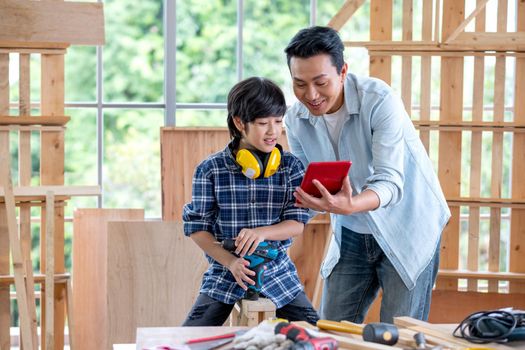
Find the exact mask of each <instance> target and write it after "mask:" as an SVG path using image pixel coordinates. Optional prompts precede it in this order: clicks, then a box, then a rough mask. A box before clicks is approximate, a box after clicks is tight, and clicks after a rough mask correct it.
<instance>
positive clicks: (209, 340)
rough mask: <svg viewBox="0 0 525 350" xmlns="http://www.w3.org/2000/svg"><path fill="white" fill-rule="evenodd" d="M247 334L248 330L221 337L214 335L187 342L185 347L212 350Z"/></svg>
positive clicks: (193, 349)
mask: <svg viewBox="0 0 525 350" xmlns="http://www.w3.org/2000/svg"><path fill="white" fill-rule="evenodd" d="M244 333H246V330H239V331H236V332H230V333H225V334H220V335H214V336H210V337H204V338H195V339H190V340H188V341H186V343H185V345H186V346H187V347H188V348H189V349H190V350H211V349H215V348H218V347H220V346H222V345H225V344H228V343H230V342H232V341H233V339H234V338H235V337H236V336H240V335H242V334H244Z"/></svg>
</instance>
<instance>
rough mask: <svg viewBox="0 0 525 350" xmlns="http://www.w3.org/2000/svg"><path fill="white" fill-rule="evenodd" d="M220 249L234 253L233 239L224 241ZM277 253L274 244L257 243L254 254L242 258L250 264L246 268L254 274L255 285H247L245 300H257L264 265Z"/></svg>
mask: <svg viewBox="0 0 525 350" xmlns="http://www.w3.org/2000/svg"><path fill="white" fill-rule="evenodd" d="M222 247H223V248H224V249H226V250H227V251H229V252H234V251H235V249H236V248H237V247H236V246H235V239H231V238H229V239H225V240H224V241H222ZM278 254H279V251H278V250H277V247H276V245H275V243H273V242H266V241H263V242H261V243H259V245H258V246H257V249H255V252H253V254H251V255H246V256H244V259H246V260H248V261H249V262H250V265H249V266H248V268H249V269H250V270H252V271H254V272H255V284H254V285H251V284H250V285H248V291H247V292H246V296H245V299H249V300H257V299H258V298H259V293H260V292H261V288H262V284H263V276H264V265H265V264H266V263H268V262H270V261H272V260H275V258H277V255H278Z"/></svg>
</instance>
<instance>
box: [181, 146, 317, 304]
mask: <svg viewBox="0 0 525 350" xmlns="http://www.w3.org/2000/svg"><path fill="white" fill-rule="evenodd" d="M303 175H304V166H303V164H302V163H301V161H300V160H299V159H298V158H296V157H295V156H293V155H292V154H291V153H289V152H283V155H282V158H281V165H280V166H279V169H278V170H277V172H276V173H275V174H274V175H272V176H271V177H269V178H258V179H256V180H250V179H249V178H247V177H246V176H244V175H243V174H242V172H241V168H240V166H239V165H238V164H237V163H236V161H235V159H234V156H233V154H232V152H231V150H230V148H229V147H226V148H225V149H224V150H223V151H221V152H218V153H216V154H213V155H211V156H210V157H209V158H207V159H206V160H204V161H203V162H202V163H200V164H199V165H198V166H197V169H196V170H195V174H194V176H193V189H192V201H191V202H190V203H188V204H186V205H185V206H184V212H183V215H182V216H183V221H184V234H185V235H186V236H189V235H191V234H192V233H194V232H198V231H207V232H210V233H211V234H213V235H214V236H215V238H217V240H219V241H222V240H224V239H226V238H234V237H237V235H238V234H239V232H240V231H241V229H243V228H256V227H261V226H269V225H274V224H277V223H279V222H281V221H283V220H295V221H298V222H302V223H306V222H307V221H308V218H309V217H308V211H307V210H305V209H301V208H297V207H295V206H294V203H295V198H294V197H293V196H292V193H293V191H294V189H295V188H296V187H297V186H299V185H300V183H301V180H302V178H303ZM277 243H278V244H277V245H278V250H279V254H278V256H277V258H276V259H275V260H274V261H271V262H269V263H268V264H267V270H266V272H265V274H264V283H263V286H262V290H261V294H263V295H264V296H266V297H268V298H270V299H271V300H272V301H273V302H274V303H275V305H276V306H277V308H280V307H282V306H284V305H286V304H288V303H290V302H291V301H292V300H293V299H295V297H296V296H297V294H298V293H299V292H300V291H301V290H302V289H303V287H302V285H301V282H300V281H299V277H298V276H297V270H296V268H295V266H294V264H293V263H292V261H291V260H290V257H289V256H288V254H287V253H286V249H287V248H288V247H290V245H291V243H292V240H291V239H287V240H284V241H277ZM206 257H207V258H208V261H209V262H210V266H209V268H208V270H207V271H206V272H205V273H204V277H203V281H202V285H201V289H200V292H201V293H205V294H207V295H208V296H210V297H211V298H213V299H215V300H218V301H221V302H223V303H226V304H233V303H235V302H236V301H237V300H238V299H240V298H242V297H243V296H244V293H245V292H244V290H243V289H242V288H241V287H240V286H239V285H238V284H237V282H236V281H235V279H234V278H233V275H232V274H231V272H230V271H229V270H228V269H227V268H226V267H224V266H223V265H221V264H219V263H218V262H217V261H215V260H213V259H212V258H211V257H209V256H206Z"/></svg>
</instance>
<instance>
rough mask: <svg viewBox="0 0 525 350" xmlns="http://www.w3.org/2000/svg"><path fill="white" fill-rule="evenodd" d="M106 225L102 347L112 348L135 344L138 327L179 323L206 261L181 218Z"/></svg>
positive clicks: (195, 292) (190, 303)
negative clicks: (105, 336) (105, 309)
mask: <svg viewBox="0 0 525 350" xmlns="http://www.w3.org/2000/svg"><path fill="white" fill-rule="evenodd" d="M107 229H108V232H107V244H108V251H110V252H111V254H108V256H107V259H108V260H107V273H106V278H107V305H108V324H107V334H108V344H107V345H106V347H104V348H98V349H108V350H109V349H111V345H112V344H115V343H133V342H134V341H135V333H136V329H137V327H153V326H155V327H163V326H164V327H166V326H173V325H179V324H181V323H182V322H183V321H184V319H185V318H186V316H187V313H188V312H189V310H190V309H191V306H192V305H193V303H194V302H195V300H196V298H197V296H198V291H199V288H200V283H201V280H202V275H203V274H204V271H206V269H207V268H208V262H207V261H206V259H205V258H204V254H203V252H202V250H200V248H199V247H198V246H197V245H196V244H195V243H194V242H193V241H192V240H191V238H188V237H185V236H184V232H183V229H182V224H181V223H180V222H179V223H177V222H108V224H107ZM166 276H169V278H167V277H166ZM153 286H154V287H153ZM181 286H183V287H182V288H181Z"/></svg>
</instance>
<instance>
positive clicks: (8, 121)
mask: <svg viewBox="0 0 525 350" xmlns="http://www.w3.org/2000/svg"><path fill="white" fill-rule="evenodd" d="M28 98H29V96H28ZM20 101H22V100H20ZM25 103H26V105H25V106H23V110H22V109H21V110H20V116H17V117H14V116H13V117H10V116H0V125H47V126H64V125H66V124H67V122H69V120H70V119H71V117H67V116H41V115H39V116H32V117H30V116H29V111H30V108H29V100H28V101H27V102H25ZM20 107H21V108H22V106H20Z"/></svg>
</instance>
